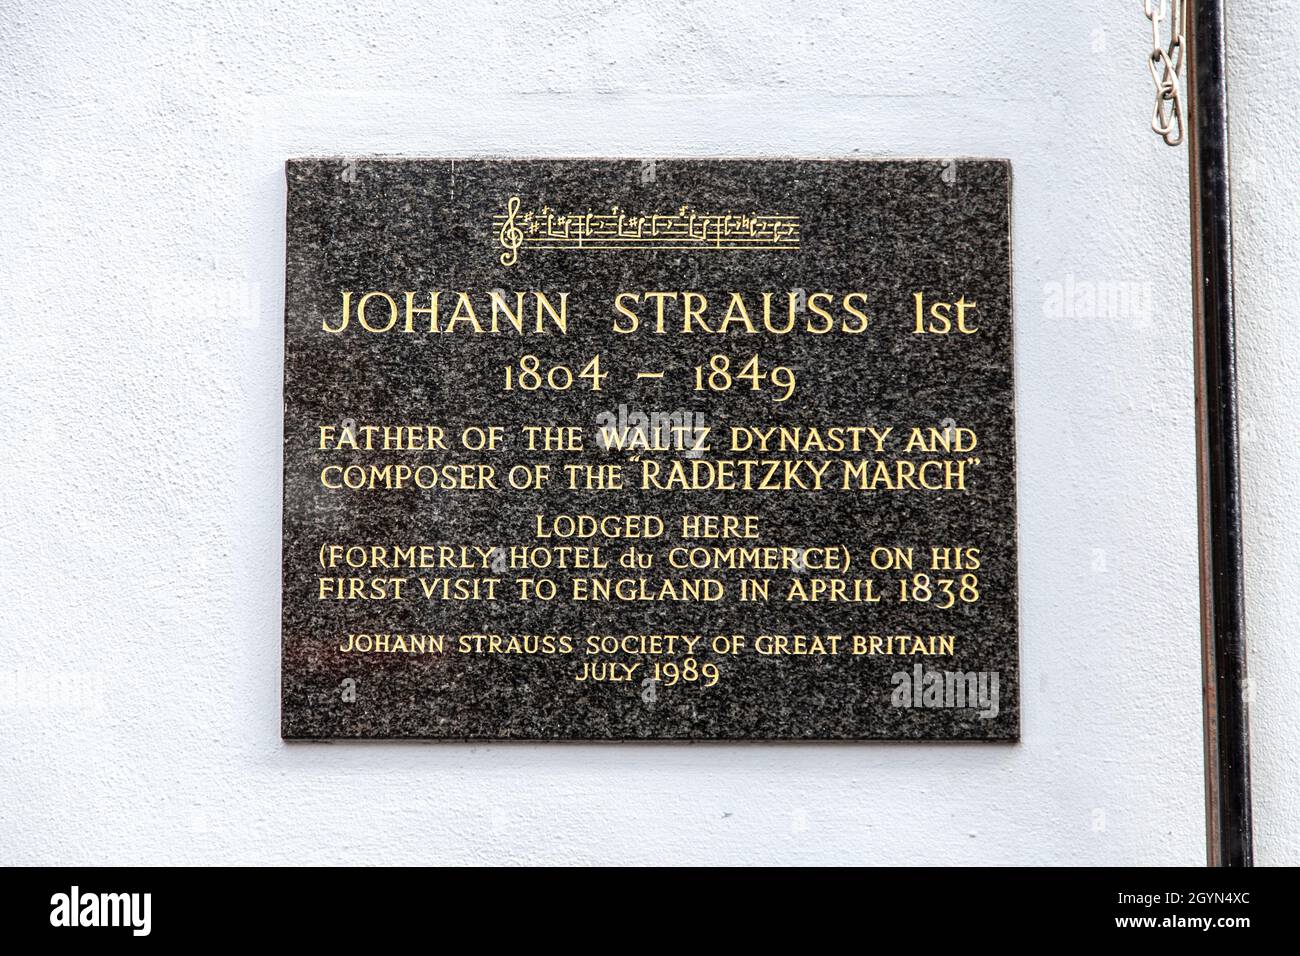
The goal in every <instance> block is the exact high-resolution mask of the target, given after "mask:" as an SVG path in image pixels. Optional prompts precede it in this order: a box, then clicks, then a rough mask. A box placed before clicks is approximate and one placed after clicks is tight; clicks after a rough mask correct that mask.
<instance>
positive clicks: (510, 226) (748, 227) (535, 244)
mask: <svg viewBox="0 0 1300 956" xmlns="http://www.w3.org/2000/svg"><path fill="white" fill-rule="evenodd" d="M520 207H521V202H520V198H519V197H518V196H511V197H510V198H509V200H508V202H507V204H506V212H505V214H504V215H501V214H498V215H496V216H495V217H493V218H494V220H495V221H496V224H497V226H498V228H497V240H498V242H499V243H500V244H501V247H502V248H503V249H504V250H505V251H504V252H503V253H502V254H501V264H502V265H504V266H511V265H514V264H515V263H516V262H518V261H519V252H520V250H521V249H523V248H534V249H566V250H587V249H628V250H634V249H639V250H657V249H662V250H701V251H703V250H723V249H726V250H748V251H759V252H761V251H784V250H792V249H798V248H799V240H800V225H801V224H800V220H799V217H798V216H790V215H769V214H763V213H758V212H749V213H735V212H732V211H730V210H727V211H725V212H721V213H701V212H698V211H697V210H695V209H694V208H692V207H691V206H690V205H689V204H687V203H683V204H681V205H679V206H678V208H677V211H676V212H671V213H663V212H643V213H639V214H633V215H629V213H628V212H627V211H626V210H624V209H623V208H621V207H620V206H617V205H615V206H610V207H609V212H608V213H598V212H593V211H591V209H586V210H584V211H582V212H569V213H565V212H557V211H556V210H554V209H552V208H551V207H550V206H549V205H546V206H542V207H541V209H540V210H536V211H534V210H531V209H530V210H527V211H525V212H524V213H523V214H522V215H520ZM521 226H522V228H521Z"/></svg>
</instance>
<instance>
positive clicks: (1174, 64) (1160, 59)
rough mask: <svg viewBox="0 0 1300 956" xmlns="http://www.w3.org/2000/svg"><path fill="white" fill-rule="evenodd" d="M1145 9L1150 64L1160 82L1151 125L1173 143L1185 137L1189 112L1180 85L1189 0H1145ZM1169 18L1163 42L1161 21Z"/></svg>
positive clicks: (1148, 66) (1156, 83)
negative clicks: (1184, 105)
mask: <svg viewBox="0 0 1300 956" xmlns="http://www.w3.org/2000/svg"><path fill="white" fill-rule="evenodd" d="M1142 12H1143V13H1144V14H1146V18H1147V19H1148V20H1150V21H1151V56H1150V57H1149V58H1148V59H1147V68H1148V69H1149V70H1150V71H1151V80H1152V82H1153V83H1155V85H1156V105H1155V109H1154V110H1152V111H1151V128H1152V129H1153V130H1155V132H1156V133H1158V134H1159V135H1160V136H1161V137H1162V138H1163V139H1164V141H1165V142H1166V143H1168V144H1169V145H1170V146H1177V145H1178V144H1179V143H1181V142H1182V141H1183V126H1184V120H1185V113H1184V110H1183V93H1182V88H1181V86H1180V85H1179V81H1180V80H1181V79H1182V73H1183V59H1184V53H1185V52H1186V50H1185V47H1186V35H1185V34H1184V32H1183V31H1184V26H1183V24H1184V22H1185V21H1186V18H1187V0H1172V7H1171V6H1170V0H1142ZM1166 18H1167V19H1168V20H1169V43H1168V45H1167V46H1166V45H1165V44H1164V43H1162V42H1161V39H1162V38H1161V33H1162V31H1161V25H1162V24H1163V23H1164V21H1165V20H1166Z"/></svg>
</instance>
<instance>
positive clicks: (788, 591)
mask: <svg viewBox="0 0 1300 956" xmlns="http://www.w3.org/2000/svg"><path fill="white" fill-rule="evenodd" d="M287 177H288V211H287V212H288V215H287V220H288V224H287V270H286V271H287V277H286V297H285V358H284V368H285V376H284V525H283V535H284V539H283V547H284V550H283V649H282V733H283V735H284V736H285V737H286V738H349V737H372V738H373V737H409V738H461V739H463V738H533V739H610V740H632V739H652V738H689V739H721V738H727V739H736V738H755V739H800V740H809V739H868V738H881V739H979V740H1015V739H1016V738H1017V736H1018V733H1019V706H1018V646H1017V640H1018V635H1017V610H1016V607H1017V605H1016V509H1015V443H1014V415H1013V391H1014V390H1013V379H1012V345H1011V343H1012V324H1011V276H1010V208H1009V207H1010V179H1011V170H1010V166H1009V164H1008V163H1007V162H1005V161H1002V160H984V159H958V160H951V159H949V160H933V161H924V160H907V161H901V160H900V161H893V160H887V161H874V160H873V161H859V160H844V161H836V160H828V161H823V160H786V159H772V160H681V159H658V160H649V159H645V160H642V159H627V160H608V159H602V160H567V159H566V160H514V159H502V160H461V159H458V160H437V159H418V160H416V159H411V160H407V159H302V160H293V161H291V162H289V163H288V167H287Z"/></svg>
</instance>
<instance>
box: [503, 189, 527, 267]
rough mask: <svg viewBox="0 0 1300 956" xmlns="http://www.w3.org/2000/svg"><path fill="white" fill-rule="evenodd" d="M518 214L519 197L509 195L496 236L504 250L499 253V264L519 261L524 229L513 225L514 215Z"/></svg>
mask: <svg viewBox="0 0 1300 956" xmlns="http://www.w3.org/2000/svg"><path fill="white" fill-rule="evenodd" d="M517 215H519V197H518V196H511V197H510V202H509V203H508V204H507V205H506V219H505V222H503V223H502V224H501V233H500V235H499V236H498V237H497V238H498V239H499V240H500V241H501V245H502V247H504V249H505V250H506V251H505V252H503V253H501V264H502V265H503V266H512V265H514V264H515V263H516V262H518V261H519V247H520V246H522V245H523V244H524V231H523V230H522V229H520V228H519V227H518V226H517V225H515V216H517Z"/></svg>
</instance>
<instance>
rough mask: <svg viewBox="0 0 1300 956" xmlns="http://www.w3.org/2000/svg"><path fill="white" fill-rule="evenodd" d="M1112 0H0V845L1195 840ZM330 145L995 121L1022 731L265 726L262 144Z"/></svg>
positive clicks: (727, 852) (664, 846) (905, 135)
mask: <svg viewBox="0 0 1300 956" xmlns="http://www.w3.org/2000/svg"><path fill="white" fill-rule="evenodd" d="M410 6H411V7H415V5H410ZM1077 6H1078V7H1079V8H1084V7H1092V6H1093V5H1084V4H1079V5H1077ZM1106 7H1107V8H1106V10H1105V11H1104V12H1085V11H1084V10H1083V9H1076V10H1063V9H1060V8H1058V7H1054V8H1053V9H1052V11H1051V15H1050V16H1049V17H1047V18H1046V19H1045V18H1044V17H1043V15H1042V14H1043V8H1042V5H1041V4H1038V3H1030V2H1021V0H1017V2H1003V3H996V4H993V3H987V4H971V3H968V2H964V0H939V2H934V3H927V4H898V3H883V2H880V3H866V4H862V3H857V4H848V3H843V4H814V3H806V2H800V3H796V2H754V0H743V2H742V0H731V2H725V3H715V4H707V5H706V4H695V3H685V2H668V3H656V4H648V3H629V4H614V3H608V2H556V3H551V4H526V3H523V2H521V0H509V2H498V3H486V2H484V3H463V4H450V3H447V4H424V5H419V8H418V9H409V10H402V9H399V5H398V4H393V3H377V2H362V0H349V2H347V3H341V2H334V0H289V2H283V3H278V4H275V5H274V6H269V5H268V6H256V7H255V6H254V5H252V4H248V5H240V4H234V3H227V2H217V3H200V2H197V0H196V2H189V3H153V4H141V3H118V4H111V5H105V4H91V3H89V2H85V0H81V2H70V3H64V4H46V3H37V2H34V0H26V2H18V3H11V4H8V5H7V6H6V8H5V9H4V11H3V12H2V13H0V72H2V74H3V77H4V81H3V92H4V96H3V97H0V132H2V133H3V137H4V141H5V142H6V144H7V146H8V162H7V163H6V167H7V168H6V175H5V188H4V189H3V190H0V223H3V227H2V228H0V244H2V251H3V255H2V256H0V283H2V285H3V290H4V295H3V298H2V299H0V310H2V311H3V317H2V318H0V355H2V356H3V363H4V370H5V371H4V374H3V376H0V412H2V414H3V420H4V422H5V424H6V426H7V432H8V435H9V438H8V441H7V442H6V447H5V449H4V453H3V455H0V488H3V492H2V493H0V575H3V596H2V597H0V635H2V639H3V644H2V645H0V647H2V648H3V650H2V656H0V682H2V683H0V718H2V719H3V722H4V731H3V734H0V862H6V863H38V862H42V863H111V862H118V863H130V862H153V863H161V862H185V863H200V862H245V861H250V862H323V863H329V862H543V861H545V862H575V863H576V862H592V863H596V862H613V863H617V862H627V863H667V862H686V863H699V862H711V861H718V862H754V863H772V862H789V863H977V862H985V861H988V862H997V863H1095V864H1108V863H1191V864H1195V863H1199V862H1200V861H1201V860H1202V858H1203V849H1202V834H1203V823H1202V809H1201V790H1200V786H1201V756H1200V710H1199V696H1198V694H1199V665H1198V655H1197V640H1198V638H1197V627H1196V577H1195V575H1196V564H1195V553H1196V532H1195V522H1194V504H1193V502H1194V477H1193V474H1194V472H1193V443H1192V417H1191V410H1192V404H1191V350H1190V339H1189V333H1188V328H1189V326H1188V319H1187V312H1188V303H1189V295H1188V283H1189V279H1188V270H1187V259H1186V255H1185V252H1184V249H1185V236H1186V220H1187V202H1186V195H1185V193H1186V188H1185V154H1184V153H1183V152H1182V151H1176V150H1170V149H1167V148H1166V147H1164V146H1162V145H1159V144H1158V142H1157V140H1156V139H1155V137H1154V136H1153V135H1152V134H1151V133H1150V132H1149V131H1148V130H1147V129H1146V123H1147V116H1148V111H1149V109H1150V97H1151V92H1150V90H1149V88H1148V87H1149V79H1148V77H1147V75H1146V68H1145V65H1144V57H1145V55H1146V45H1147V43H1148V34H1147V33H1146V21H1145V20H1144V19H1143V18H1142V16H1141V4H1140V3H1138V2H1136V0H1134V2H1132V3H1125V4H1110V5H1106ZM1233 8H1234V9H1233V23H1232V26H1233V28H1234V30H1236V31H1237V33H1238V35H1239V37H1240V39H1239V40H1238V41H1237V42H1235V43H1234V46H1233V56H1234V61H1233V67H1234V70H1237V69H1238V68H1239V67H1245V66H1249V67H1250V69H1252V70H1254V71H1256V72H1255V74H1254V75H1246V76H1243V77H1242V78H1241V80H1240V81H1239V82H1237V85H1236V86H1235V89H1234V93H1235V94H1236V99H1237V102H1234V106H1236V107H1237V110H1238V111H1237V114H1236V124H1237V125H1236V128H1234V133H1236V135H1237V143H1238V146H1244V148H1245V149H1246V151H1247V155H1248V158H1250V159H1253V163H1252V164H1251V165H1250V166H1249V167H1248V168H1249V170H1250V173H1251V175H1250V177H1249V178H1248V179H1247V180H1246V181H1244V182H1243V183H1242V184H1241V191H1242V197H1243V209H1244V214H1243V215H1242V216H1241V220H1244V221H1241V220H1239V221H1241V226H1242V228H1241V230H1240V242H1239V259H1238V266H1239V269H1240V270H1241V275H1242V296H1241V302H1242V310H1243V316H1244V317H1245V326H1246V327H1245V328H1244V329H1243V334H1242V339H1243V346H1244V348H1245V349H1246V351H1247V353H1248V354H1249V356H1250V357H1249V358H1248V360H1247V361H1246V363H1245V367H1243V380H1244V385H1245V395H1244V398H1243V400H1244V401H1245V403H1246V405H1247V414H1248V415H1249V417H1250V422H1251V423H1252V427H1253V429H1254V430H1253V432H1252V438H1251V440H1250V441H1249V443H1248V446H1247V447H1248V456H1249V457H1248V469H1249V470H1248V472H1247V475H1248V488H1247V492H1248V494H1249V496H1250V504H1251V512H1250V514H1249V515H1248V519H1249V532H1250V535H1251V542H1252V546H1253V552H1252V572H1251V573H1252V577H1251V596H1252V599H1253V603H1252V606H1251V616H1252V623H1253V624H1254V625H1255V660H1256V674H1257V676H1258V681H1257V699H1258V704H1257V712H1256V723H1255V740H1256V753H1257V783H1258V792H1259V798H1258V800H1259V807H1258V812H1259V836H1260V843H1261V847H1260V854H1261V857H1262V858H1263V859H1264V860H1266V861H1272V862H1281V861H1283V860H1289V861H1290V862H1297V860H1298V859H1300V849H1298V848H1297V840H1298V833H1300V824H1298V823H1297V813H1296V798H1295V795H1294V792H1293V789H1292V787H1291V784H1292V782H1293V780H1294V771H1293V764H1292V760H1293V759H1294V753H1295V745H1296V736H1297V730H1296V728H1297V726H1300V720H1298V719H1297V716H1298V713H1297V704H1296V698H1295V696H1294V694H1292V693H1291V690H1290V689H1291V688H1293V687H1294V686H1296V684H1297V677H1300V674H1298V673H1297V667H1298V662H1297V658H1298V656H1300V651H1297V650H1296V647H1295V644H1294V641H1292V640H1291V639H1290V634H1289V631H1290V630H1291V629H1292V627H1293V622H1294V621H1295V619H1296V617H1297V611H1298V610H1300V609H1298V608H1297V606H1296V602H1297V599H1296V596H1295V590H1294V587H1293V586H1292V585H1291V581H1292V580H1293V578H1292V575H1291V571H1290V570H1289V569H1291V568H1294V566H1295V560H1294V555H1293V547H1292V545H1291V542H1293V541H1294V540H1295V539H1296V537H1297V528H1296V523H1297V521H1298V520H1300V510H1298V509H1297V508H1296V507H1295V506H1296V504H1297V502H1296V491H1295V487H1294V483H1293V482H1292V481H1291V480H1290V475H1289V471H1288V469H1289V466H1290V465H1291V463H1292V461H1293V460H1294V457H1295V456H1294V452H1293V449H1292V446H1291V441H1290V430H1289V428H1288V427H1287V426H1288V424H1289V419H1290V418H1291V416H1292V413H1291V410H1290V409H1291V405H1292V401H1293V400H1292V395H1293V388H1292V376H1291V375H1290V374H1288V373H1291V372H1293V371H1294V370H1295V366H1296V359H1295V351H1296V347H1297V344H1298V343H1297V342H1296V337H1297V335H1298V334H1300V333H1297V331H1296V329H1297V326H1296V324H1295V323H1293V322H1290V321H1289V320H1288V319H1287V313H1286V312H1285V311H1284V306H1285V305H1286V304H1289V303H1291V302H1294V301H1296V300H1297V295H1296V293H1297V291H1298V290H1297V288H1296V286H1297V282H1298V281H1300V280H1298V279H1297V276H1296V273H1295V270H1294V268H1292V267H1291V266H1292V265H1293V263H1294V261H1295V259H1296V254H1297V252H1298V251H1300V249H1298V248H1297V246H1298V244H1300V228H1298V224H1297V219H1296V212H1295V207H1294V203H1293V202H1291V201H1290V200H1289V199H1288V200H1286V201H1285V202H1284V201H1282V199H1281V198H1280V197H1286V196H1290V194H1291V193H1292V192H1293V190H1291V189H1289V188H1288V187H1289V185H1290V177H1291V169H1292V168H1293V167H1294V166H1295V159H1296V148H1297V146H1296V144H1297V140H1298V137H1297V136H1296V132H1297V120H1296V118H1295V115H1294V113H1293V112H1291V111H1290V110H1289V109H1288V107H1287V103H1286V101H1285V100H1284V99H1281V98H1278V97H1277V96H1276V94H1275V91H1276V90H1277V89H1280V88H1281V89H1285V88H1294V86H1295V83H1294V80H1295V65H1294V64H1295V62H1296V57H1295V54H1296V52H1297V49H1296V37H1295V30H1294V27H1293V26H1292V24H1291V23H1290V18H1289V17H1287V16H1285V15H1284V14H1285V13H1286V11H1285V7H1284V5H1282V4H1280V3H1276V2H1264V0H1242V2H1239V3H1234V4H1233ZM1279 71H1282V78H1283V79H1284V80H1285V79H1290V80H1291V81H1292V82H1291V83H1290V87H1287V85H1286V83H1285V82H1283V83H1280V84H1279V82H1278V77H1279ZM1234 79H1236V76H1235V75H1234ZM1243 97H1245V98H1246V100H1247V101H1246V102H1241V99H1242V98H1243ZM1252 100H1253V102H1252ZM350 152H355V153H370V152H390V153H415V154H430V155H446V154H453V155H457V154H459V155H469V154H475V153H484V152H486V153H513V154H533V155H546V154H555V155H592V154H596V155H624V154H627V155H646V156H654V155H687V154H690V155H715V154H734V155H745V154H775V155H784V154H794V155H807V156H829V155H899V156H908V155H928V156H950V155H963V154H967V155H971V154H973V155H989V156H1006V157H1009V158H1010V159H1011V160H1012V161H1013V163H1014V166H1015V191H1014V237H1015V253H1014V263H1013V266H1014V270H1015V292H1016V307H1017V310H1018V312H1017V346H1016V348H1017V357H1016V360H1017V376H1018V402H1019V453H1020V459H1019V472H1020V515H1021V517H1020V535H1021V565H1022V566H1021V574H1022V578H1021V601H1022V659H1023V682H1024V699H1023V729H1024V740H1023V742H1022V743H1021V744H1019V745H1018V746H1011V747H1008V746H954V745H925V746H916V745H883V746H882V745H847V746H845V745H841V746H829V745H770V744H767V745H757V744H755V745H695V746H677V745H645V746H632V745H605V746H592V745H577V744H575V745H559V746H555V745H552V746H537V745H524V744H515V745H492V746H484V745H478V746H468V745H446V744H441V745H383V744H370V745H355V744H351V745H344V744H332V745H293V746H291V745H286V744H284V743H282V742H281V741H280V739H279V737H278V727H277V710H278V701H277V690H278V656H279V651H278V648H279V636H278V628H279V613H278V608H279V571H278V569H279V510H280V504H279V491H280V472H279V466H280V453H279V438H280V430H281V419H280V415H281V407H280V387H281V386H280V376H281V349H282V345H281V308H282V304H283V303H282V296H283V278H282V271H283V235H284V233H283V223H282V216H283V209H284V183H283V173H282V164H283V160H284V159H285V157H286V156H289V155H298V154H310V153H331V154H338V153H350ZM1116 283H1121V284H1122V285H1115V284H1116ZM1089 284H1091V285H1089ZM1065 290H1071V291H1072V292H1073V293H1074V294H1076V295H1077V294H1078V293H1079V291H1080V290H1085V292H1086V291H1087V290H1091V291H1093V292H1094V293H1099V294H1100V295H1101V300H1103V301H1102V302H1101V304H1097V303H1096V302H1094V305H1093V306H1091V307H1088V306H1086V304H1085V305H1083V306H1081V307H1079V308H1073V309H1061V308H1059V307H1057V306H1056V305H1054V304H1053V303H1054V302H1055V303H1059V301H1060V296H1059V294H1060V293H1061V292H1063V291H1065ZM1116 291H1118V292H1119V293H1123V295H1119V296H1113V295H1111V293H1113V292H1116ZM1085 298H1086V296H1085ZM1080 301H1083V300H1080Z"/></svg>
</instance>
